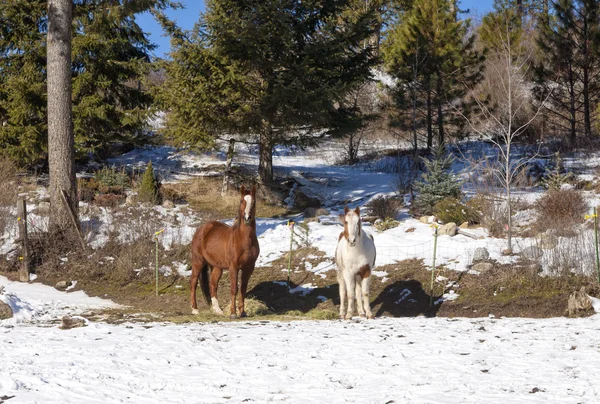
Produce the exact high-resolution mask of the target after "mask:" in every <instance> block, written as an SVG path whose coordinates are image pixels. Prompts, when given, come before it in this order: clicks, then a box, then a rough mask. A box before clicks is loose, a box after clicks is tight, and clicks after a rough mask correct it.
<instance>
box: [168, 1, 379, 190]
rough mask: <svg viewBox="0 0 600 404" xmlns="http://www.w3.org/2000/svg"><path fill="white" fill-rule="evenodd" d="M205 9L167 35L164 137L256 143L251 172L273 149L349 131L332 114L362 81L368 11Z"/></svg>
mask: <svg viewBox="0 0 600 404" xmlns="http://www.w3.org/2000/svg"><path fill="white" fill-rule="evenodd" d="M353 5H356V8H352V6H353ZM206 9H207V11H206V13H205V14H204V15H203V17H202V19H201V20H200V21H199V22H198V24H197V25H196V27H195V28H194V29H193V30H192V31H190V32H185V33H183V32H180V31H177V32H174V36H173V40H172V45H173V51H172V53H171V58H172V61H171V62H166V63H165V64H164V68H165V71H166V73H167V80H166V83H165V86H164V88H162V89H160V90H159V94H158V97H159V100H160V101H161V105H162V106H163V108H164V109H166V110H168V111H169V112H168V116H167V123H168V125H167V126H168V128H167V130H166V135H167V136H168V137H169V138H171V139H173V140H174V141H176V142H177V143H185V144H188V145H192V146H198V147H202V148H206V147H210V146H211V145H212V144H213V142H214V137H215V136H219V135H222V134H237V135H241V136H245V137H250V136H257V137H258V140H259V143H260V148H261V154H260V159H261V160H260V164H259V167H267V166H268V164H269V160H270V159H271V158H272V157H271V156H272V148H273V147H274V146H275V145H276V144H297V145H308V144H314V143H316V142H317V141H318V140H319V138H318V137H317V136H315V134H317V133H319V134H323V132H329V133H331V134H343V133H345V130H347V128H348V127H349V126H350V127H353V125H347V123H348V121H349V120H352V119H354V118H355V114H353V113H352V111H349V110H348V109H346V108H342V107H340V106H341V105H342V104H343V102H342V101H343V100H344V97H345V95H346V94H347V92H348V91H349V90H350V89H351V88H353V86H356V85H358V84H360V83H361V82H363V81H364V80H365V79H366V78H367V77H368V76H369V74H370V70H369V69H370V67H371V66H372V64H373V61H374V59H373V57H372V49H371V47H370V46H364V45H365V44H366V40H367V39H368V38H369V35H371V33H372V26H373V24H374V22H375V20H376V19H375V18H374V13H373V10H372V8H371V7H369V8H368V9H367V10H366V11H365V7H364V3H361V5H360V7H358V5H357V4H356V2H355V1H351V0H337V1H332V2H323V1H320V0H307V1H302V2H296V1H280V0H243V1H239V0H211V1H207V2H206ZM174 31H176V30H174ZM183 38H185V39H183ZM260 174H261V178H262V177H263V176H266V177H269V176H272V169H269V168H268V167H267V168H266V171H264V172H261V173H260ZM263 179H265V178H263ZM266 179H270V178H266Z"/></svg>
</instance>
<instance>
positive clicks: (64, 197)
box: [60, 189, 85, 251]
mask: <svg viewBox="0 0 600 404" xmlns="http://www.w3.org/2000/svg"><path fill="white" fill-rule="evenodd" d="M60 196H61V198H60V199H62V201H63V203H64V204H65V209H66V210H67V212H68V213H69V217H70V218H71V224H72V225H73V227H74V228H75V230H76V231H77V235H78V236H79V243H80V244H81V249H82V250H83V251H85V241H83V234H81V229H80V228H79V225H78V224H77V217H76V216H75V212H73V209H71V205H69V201H68V200H67V192H66V191H65V190H64V189H63V190H61V193H60Z"/></svg>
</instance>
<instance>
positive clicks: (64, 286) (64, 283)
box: [54, 281, 71, 290]
mask: <svg viewBox="0 0 600 404" xmlns="http://www.w3.org/2000/svg"><path fill="white" fill-rule="evenodd" d="M69 286H71V281H58V282H57V283H56V285H54V288H55V289H58V290H66V289H67V288H68V287H69Z"/></svg>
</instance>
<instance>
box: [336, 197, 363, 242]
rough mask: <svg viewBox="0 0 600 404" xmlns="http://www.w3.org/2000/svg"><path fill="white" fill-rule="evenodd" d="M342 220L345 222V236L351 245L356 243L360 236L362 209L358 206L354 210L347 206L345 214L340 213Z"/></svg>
mask: <svg viewBox="0 0 600 404" xmlns="http://www.w3.org/2000/svg"><path fill="white" fill-rule="evenodd" d="M340 220H341V221H342V223H344V237H345V238H346V240H348V244H349V245H350V247H354V246H355V245H356V240H358V238H359V237H360V231H361V228H360V209H359V208H358V206H357V207H356V209H354V210H350V209H348V207H347V206H346V208H345V209H344V214H342V215H340Z"/></svg>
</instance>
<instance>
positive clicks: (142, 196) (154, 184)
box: [138, 161, 160, 204]
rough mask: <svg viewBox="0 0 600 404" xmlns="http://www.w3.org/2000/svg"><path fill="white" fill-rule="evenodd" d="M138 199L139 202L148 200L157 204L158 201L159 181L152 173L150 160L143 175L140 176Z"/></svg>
mask: <svg viewBox="0 0 600 404" xmlns="http://www.w3.org/2000/svg"><path fill="white" fill-rule="evenodd" d="M138 200H139V201H141V202H150V203H153V204H157V203H158V202H159V201H160V194H159V182H158V180H157V179H156V176H155V175H154V168H152V161H149V162H148V166H147V167H146V171H144V176H143V177H142V183H141V185H140V189H139V191H138Z"/></svg>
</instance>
